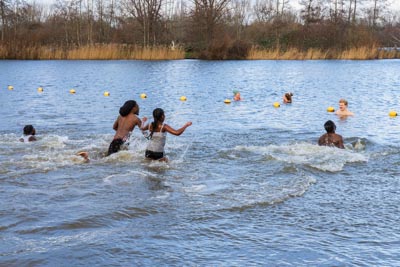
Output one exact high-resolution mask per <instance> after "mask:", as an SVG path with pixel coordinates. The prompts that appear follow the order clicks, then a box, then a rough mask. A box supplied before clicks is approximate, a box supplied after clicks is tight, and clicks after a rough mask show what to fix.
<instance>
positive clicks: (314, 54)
mask: <svg viewBox="0 0 400 267" xmlns="http://www.w3.org/2000/svg"><path fill="white" fill-rule="evenodd" d="M394 58H400V51H396V50H380V49H378V48H377V47H375V46H372V47H359V48H351V49H347V50H344V51H338V50H326V51H323V50H321V49H316V48H310V49H308V50H306V51H301V50H298V49H297V48H290V49H287V50H284V51H283V50H281V49H272V50H267V49H257V48H251V49H250V51H249V54H248V57H247V59H270V60H289V59H290V60H318V59H350V60H368V59H394Z"/></svg>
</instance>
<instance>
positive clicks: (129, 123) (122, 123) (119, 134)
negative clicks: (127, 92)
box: [107, 100, 147, 156]
mask: <svg viewBox="0 0 400 267" xmlns="http://www.w3.org/2000/svg"><path fill="white" fill-rule="evenodd" d="M119 114H120V115H119V116H118V118H117V119H116V120H115V122H114V125H113V129H114V130H115V131H116V133H115V135H114V139H113V140H112V142H111V144H110V146H109V148H108V153H107V156H109V155H111V154H113V153H116V152H118V151H119V150H120V149H121V146H122V145H123V144H124V143H125V142H126V141H128V140H129V137H130V134H131V132H132V131H133V129H134V128H135V126H136V125H138V126H139V127H141V126H142V120H140V119H139V117H138V115H139V105H138V104H137V103H136V101H134V100H128V101H126V102H125V104H124V105H123V106H122V107H121V108H120V109H119ZM146 120H147V118H146V117H144V118H143V122H145V121H146Z"/></svg>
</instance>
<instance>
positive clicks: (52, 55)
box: [0, 44, 400, 60]
mask: <svg viewBox="0 0 400 267" xmlns="http://www.w3.org/2000/svg"><path fill="white" fill-rule="evenodd" d="M184 58H185V51H184V50H183V49H182V48H175V49H172V48H170V47H167V46H157V47H142V46H135V45H121V44H96V45H88V46H81V47H74V48H65V47H52V46H24V47H15V46H6V45H0V59H43V60H53V59H55V60H58V59H72V60H78V59H81V60H110V59H116V60H120V59H136V60H175V59H184ZM394 58H400V51H397V50H394V49H392V50H390V49H379V48H378V47H376V46H371V47H358V48H350V49H347V50H344V51H339V50H321V49H316V48H310V49H308V50H305V51H303V50H299V49H297V48H290V49H286V50H282V49H279V48H277V49H259V48H256V47H253V48H251V49H250V51H249V53H248V56H247V59H250V60H257V59H270V60H319V59H345V60H368V59H394Z"/></svg>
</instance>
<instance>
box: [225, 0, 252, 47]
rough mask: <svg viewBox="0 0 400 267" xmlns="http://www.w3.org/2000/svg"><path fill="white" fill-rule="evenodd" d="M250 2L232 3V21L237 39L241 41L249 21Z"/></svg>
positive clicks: (235, 1)
mask: <svg viewBox="0 0 400 267" xmlns="http://www.w3.org/2000/svg"><path fill="white" fill-rule="evenodd" d="M249 10H250V1H249V0H232V2H230V11H231V12H230V13H231V14H230V19H231V21H232V23H233V26H234V28H235V35H236V39H238V40H240V39H241V36H242V32H243V29H244V27H245V26H246V24H247V22H248V19H249Z"/></svg>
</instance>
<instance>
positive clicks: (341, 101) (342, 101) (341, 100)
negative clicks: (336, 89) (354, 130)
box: [339, 98, 349, 106]
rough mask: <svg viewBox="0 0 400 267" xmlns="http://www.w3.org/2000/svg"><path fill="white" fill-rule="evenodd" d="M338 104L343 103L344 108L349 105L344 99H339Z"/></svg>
mask: <svg viewBox="0 0 400 267" xmlns="http://www.w3.org/2000/svg"><path fill="white" fill-rule="evenodd" d="M339 103H343V104H344V105H345V106H348V105H349V102H347V100H346V99H344V98H342V99H340V100H339Z"/></svg>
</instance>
